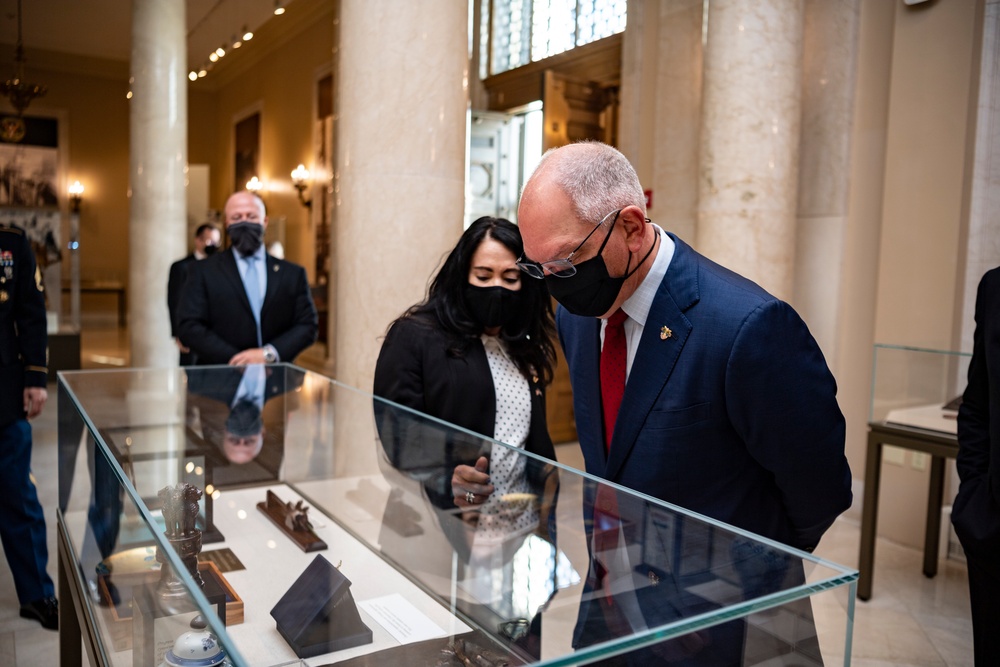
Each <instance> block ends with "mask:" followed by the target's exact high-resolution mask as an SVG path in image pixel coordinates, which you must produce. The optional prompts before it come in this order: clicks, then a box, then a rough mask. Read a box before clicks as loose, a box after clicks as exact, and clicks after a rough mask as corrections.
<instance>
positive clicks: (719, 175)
mask: <svg viewBox="0 0 1000 667" xmlns="http://www.w3.org/2000/svg"><path fill="white" fill-rule="evenodd" d="M801 56H802V4H801V2H799V1H797V0H762V1H760V2H751V1H750V0H716V1H714V2H712V3H710V4H709V11H708V39H707V42H706V46H705V60H704V84H703V85H704V88H703V90H704V96H703V100H702V125H701V152H700V161H699V163H700V170H701V173H700V179H699V210H698V248H699V250H701V251H702V252H703V253H705V254H706V255H708V256H709V257H710V258H712V259H714V260H716V261H718V262H719V263H721V264H723V265H725V266H727V267H729V268H731V269H733V270H734V271H736V272H738V273H741V274H743V275H745V276H747V277H749V278H751V279H752V280H755V281H757V282H758V283H760V284H761V285H762V286H763V287H764V288H765V289H767V290H769V291H770V292H772V293H773V294H775V295H776V296H778V297H780V298H783V299H790V298H791V295H792V278H793V268H794V261H793V258H794V251H795V217H796V193H797V190H798V180H797V173H798V147H799V118H800V103H801V93H800V91H801V71H802V69H801Z"/></svg>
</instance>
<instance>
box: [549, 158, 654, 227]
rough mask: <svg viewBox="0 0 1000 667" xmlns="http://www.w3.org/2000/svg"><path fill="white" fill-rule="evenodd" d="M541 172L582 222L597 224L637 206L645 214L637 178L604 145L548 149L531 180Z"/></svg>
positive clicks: (622, 161)
mask: <svg viewBox="0 0 1000 667" xmlns="http://www.w3.org/2000/svg"><path fill="white" fill-rule="evenodd" d="M564 149H565V150H564ZM559 151H561V152H559ZM542 172H548V174H549V178H551V179H552V182H553V183H555V184H556V185H557V186H559V188H561V189H562V191H563V192H565V193H566V195H567V196H568V197H569V199H570V201H571V202H572V206H573V214H574V215H575V216H576V217H577V218H579V219H580V220H581V222H586V223H588V224H596V223H597V222H598V221H599V220H600V219H601V218H603V217H604V216H606V215H608V214H609V213H611V212H612V211H616V210H619V209H623V208H625V207H626V206H638V207H639V208H640V209H642V212H643V215H645V214H646V196H645V195H644V194H643V192H642V185H640V184H639V176H638V175H637V174H636V173H635V169H634V168H633V167H632V165H631V163H629V161H628V159H627V158H626V157H625V156H624V155H622V154H621V152H620V151H618V150H617V149H616V148H612V147H611V146H608V145H607V144H603V143H601V142H599V141H584V142H580V143H577V144H571V145H570V146H564V147H562V149H559V148H553V149H550V150H548V151H546V152H545V154H544V155H543V156H542V159H541V161H540V162H539V163H538V168H537V169H536V170H535V173H534V174H533V175H532V178H534V177H535V176H536V175H539V174H541V173H542Z"/></svg>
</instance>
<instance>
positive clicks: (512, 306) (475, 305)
mask: <svg viewBox="0 0 1000 667" xmlns="http://www.w3.org/2000/svg"><path fill="white" fill-rule="evenodd" d="M521 301H522V299H521V291H520V290H518V291H514V290H511V289H507V288H506V287H500V286H495V287H479V286H478V285H473V284H471V283H469V284H466V285H465V302H466V304H467V305H468V306H469V311H470V312H471V314H472V317H473V319H474V320H475V321H476V322H477V323H478V324H480V325H482V327H483V328H484V329H492V328H494V327H502V326H504V325H505V324H507V323H509V322H510V321H511V320H513V319H514V317H516V316H517V314H518V313H519V312H520V310H521Z"/></svg>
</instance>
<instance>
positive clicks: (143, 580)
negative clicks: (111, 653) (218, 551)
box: [97, 561, 244, 651]
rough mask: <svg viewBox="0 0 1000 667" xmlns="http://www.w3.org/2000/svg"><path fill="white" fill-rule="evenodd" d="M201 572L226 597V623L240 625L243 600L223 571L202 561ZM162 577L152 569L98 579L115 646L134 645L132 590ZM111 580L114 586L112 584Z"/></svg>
mask: <svg viewBox="0 0 1000 667" xmlns="http://www.w3.org/2000/svg"><path fill="white" fill-rule="evenodd" d="M198 571H199V572H200V573H201V577H202V579H204V580H205V585H206V587H207V586H211V585H212V584H210V583H209V580H210V579H211V580H212V582H213V583H214V584H215V585H216V586H217V587H218V588H219V589H221V590H222V591H223V592H224V593H225V596H226V625H227V626H229V625H238V624H240V623H242V622H243V620H244V619H243V599H242V598H241V597H240V596H239V595H238V594H237V593H236V591H235V590H233V587H232V586H230V585H229V582H228V581H226V578H225V577H224V576H222V572H220V571H219V568H218V567H216V565H215V563H212V562H210V561H198ZM159 578H160V571H159V570H158V569H151V570H150V571H149V573H148V574H145V575H143V574H135V573H132V574H126V575H121V576H113V575H107V574H102V575H100V576H99V577H98V579H97V587H98V591H99V592H100V596H101V602H100V606H101V608H102V609H104V610H105V613H106V614H107V616H108V620H109V623H108V631H109V634H110V635H111V644H112V646H111V647H112V649H113V650H115V651H125V650H128V649H130V648H132V612H133V606H132V589H133V588H134V587H136V586H148V585H151V584H155V583H156V582H157V581H158V580H159ZM109 582H110V583H111V584H112V585H109Z"/></svg>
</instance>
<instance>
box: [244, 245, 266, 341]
mask: <svg viewBox="0 0 1000 667" xmlns="http://www.w3.org/2000/svg"><path fill="white" fill-rule="evenodd" d="M246 261H247V272H246V275H244V276H243V287H244V288H245V289H246V291H247V298H248V299H250V309H251V310H252V311H253V319H254V321H255V322H256V323H257V346H258V347H260V346H262V345H263V340H262V339H261V335H260V307H261V304H262V303H263V301H264V299H263V297H262V295H261V293H260V278H258V277H257V256H256V255H251V256H249V257H247V258H246Z"/></svg>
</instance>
